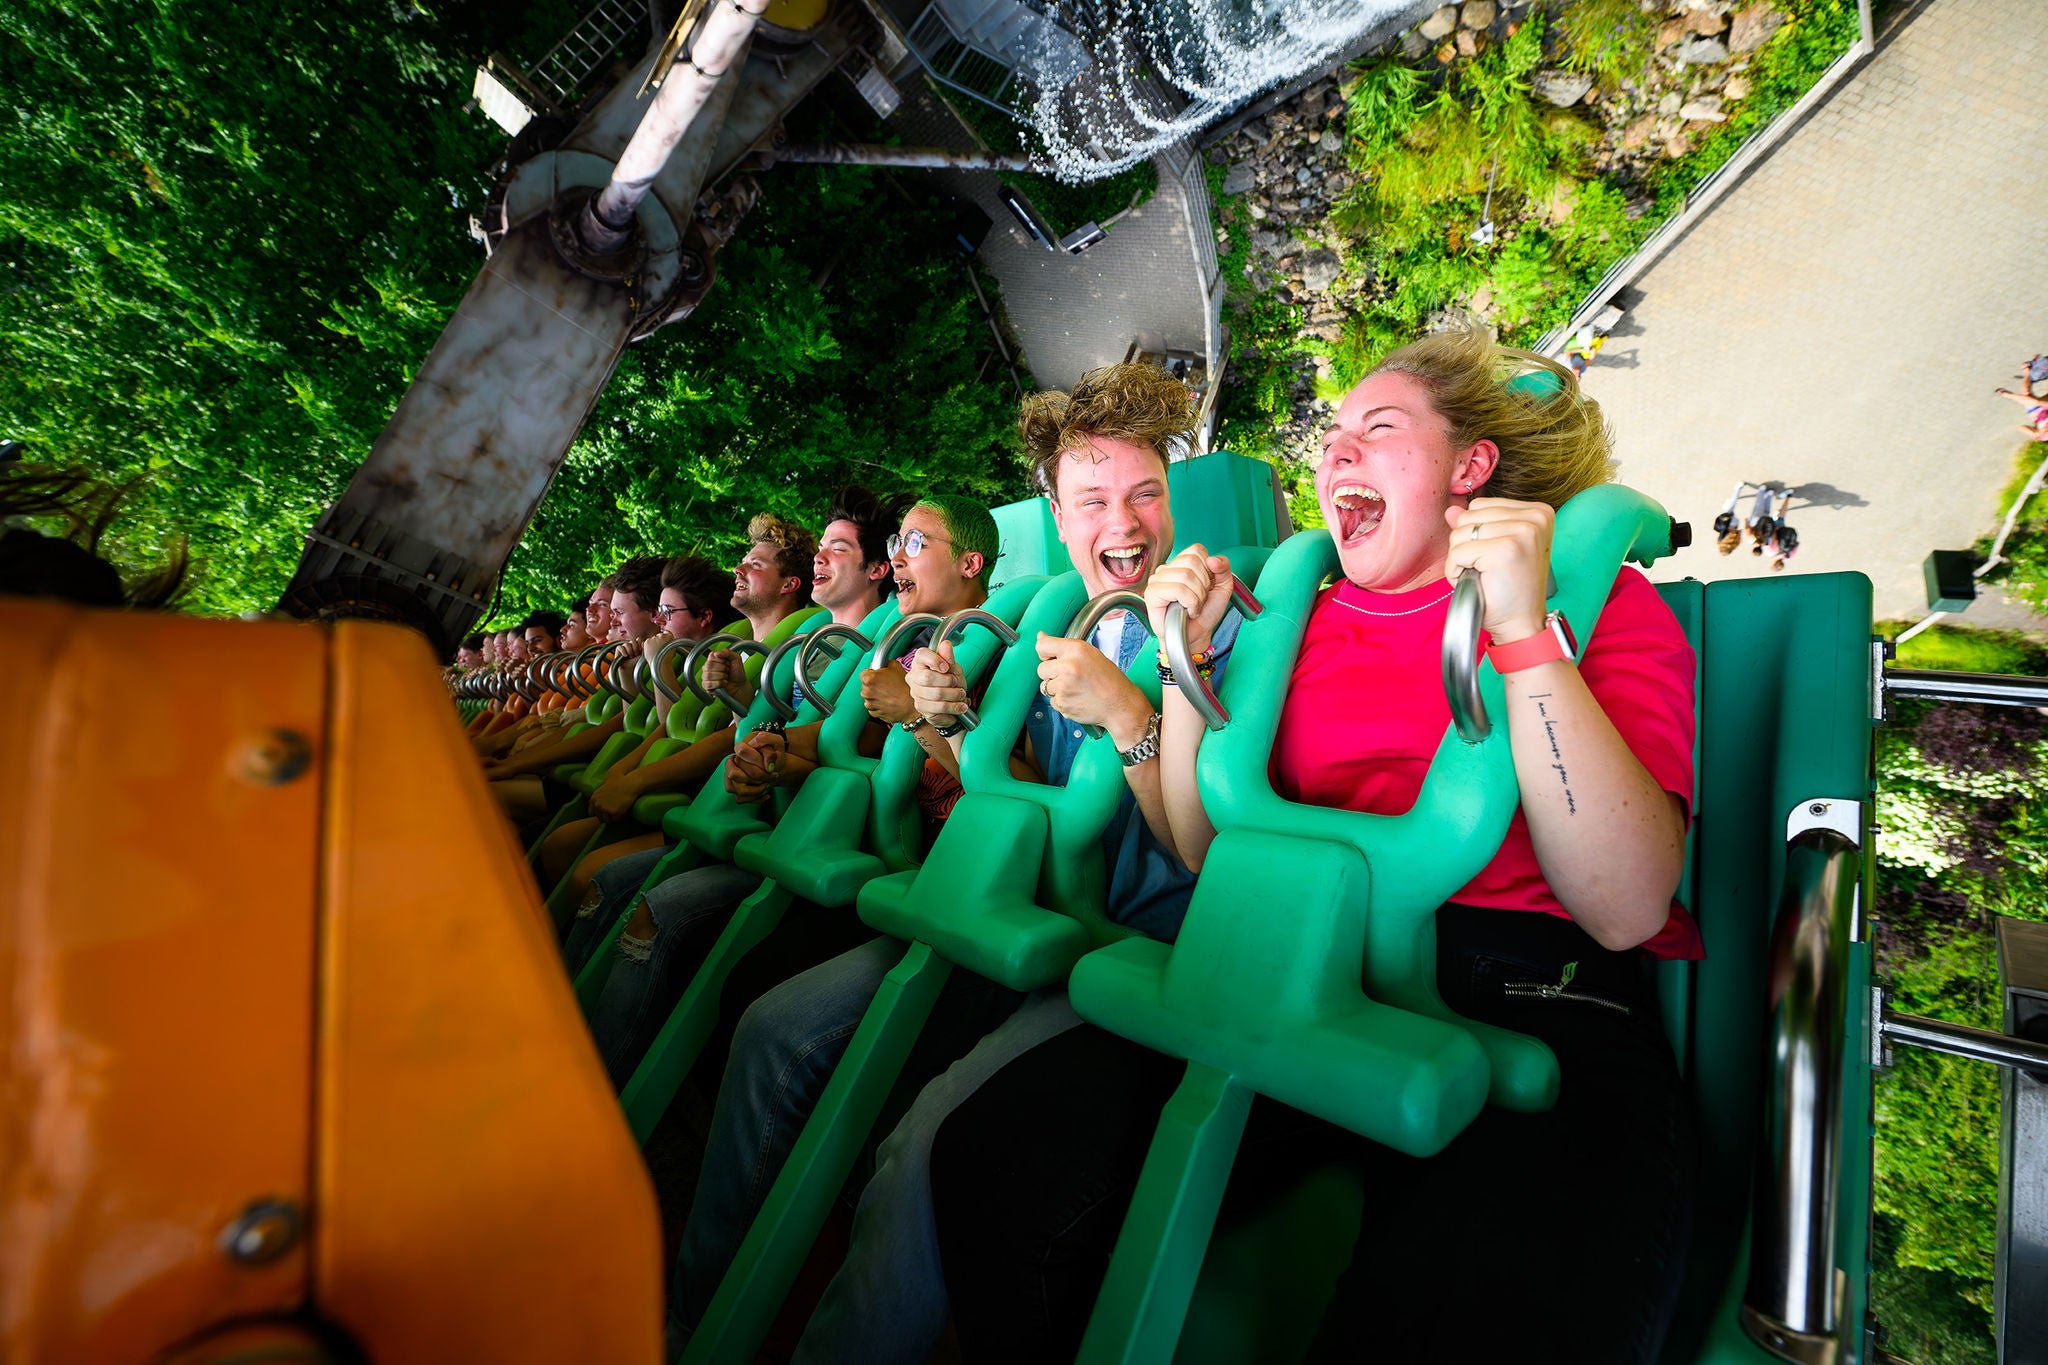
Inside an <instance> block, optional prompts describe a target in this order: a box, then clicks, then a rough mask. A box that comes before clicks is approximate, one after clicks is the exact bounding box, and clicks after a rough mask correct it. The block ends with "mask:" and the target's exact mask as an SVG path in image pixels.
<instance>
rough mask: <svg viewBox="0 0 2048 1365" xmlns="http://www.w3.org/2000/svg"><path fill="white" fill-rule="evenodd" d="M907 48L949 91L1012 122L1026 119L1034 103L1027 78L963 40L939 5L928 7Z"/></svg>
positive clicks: (906, 40) (907, 40)
mask: <svg viewBox="0 0 2048 1365" xmlns="http://www.w3.org/2000/svg"><path fill="white" fill-rule="evenodd" d="M904 45H905V46H906V47H908V48H909V49H910V50H911V51H912V52H913V53H915V54H917V59H918V61H919V62H921V63H923V64H924V69H925V72H926V74H927V75H929V76H930V77H931V78H932V79H933V80H935V81H937V82H938V83H939V84H941V85H943V86H945V87H946V88H947V89H949V90H957V91H959V92H960V93H961V94H963V95H966V96H967V97H968V98H970V99H975V100H979V101H980V102H981V103H983V104H986V105H987V106H989V107H990V108H991V109H1000V110H1001V111H1002V112H1003V113H1005V114H1008V115H1009V116H1010V117H1011V118H1015V119H1021V118H1023V117H1024V108H1025V105H1026V103H1027V102H1028V101H1029V99H1030V90H1029V88H1028V87H1027V86H1026V85H1025V83H1024V78H1023V77H1022V76H1020V75H1018V74H1017V71H1016V68H1014V67H1012V66H1011V65H1010V64H1009V63H1008V62H1006V61H1004V60H1003V59H1002V58H1001V57H998V56H997V55H996V54H995V53H993V52H986V51H984V50H982V49H981V48H979V47H976V46H975V45H974V44H973V43H971V42H969V41H968V40H967V39H965V38H963V37H961V36H960V34H959V33H957V32H956V31H955V30H954V28H953V25H952V24H951V23H950V22H949V21H948V20H947V18H946V16H945V15H944V14H942V13H941V12H940V11H939V7H938V6H937V5H935V4H934V5H927V6H925V10H924V13H922V14H920V15H918V16H917V22H916V23H914V24H912V25H911V26H910V32H908V33H907V34H905V35H904Z"/></svg>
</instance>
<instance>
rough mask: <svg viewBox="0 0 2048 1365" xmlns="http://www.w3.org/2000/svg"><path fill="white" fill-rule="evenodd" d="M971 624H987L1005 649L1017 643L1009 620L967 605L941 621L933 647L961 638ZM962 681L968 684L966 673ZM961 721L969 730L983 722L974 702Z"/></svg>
mask: <svg viewBox="0 0 2048 1365" xmlns="http://www.w3.org/2000/svg"><path fill="white" fill-rule="evenodd" d="M969 626H987V627H988V629H989V630H990V631H991V632H992V633H993V634H994V635H995V637H996V638H997V639H998V640H1001V641H1002V642H1003V647H1004V648H1005V649H1007V648H1009V647H1010V646H1011V645H1014V644H1016V643H1017V632H1016V631H1014V630H1012V629H1011V628H1010V623H1009V622H1007V621H1005V620H1003V618H1002V617H1000V616H997V615H995V614H994V613H992V612H987V611H983V610H982V609H981V608H980V607H967V608H964V609H963V610H960V611H956V612H954V613H953V614H952V615H951V616H948V617H947V618H946V619H945V620H944V621H942V622H940V623H939V629H938V633H937V634H935V635H933V636H932V645H931V647H932V648H933V649H937V648H938V647H939V646H940V645H942V644H944V643H946V641H948V640H957V639H959V638H960V636H961V634H962V633H963V632H964V631H966V629H967V628H968V627H969ZM960 681H961V683H962V685H965V684H966V682H967V678H966V676H965V675H964V674H963V675H962V676H961V678H960ZM960 723H961V724H962V725H963V726H965V727H966V728H968V729H969V730H972V729H974V728H975V727H976V726H978V725H980V724H981V717H980V716H978V715H976V714H975V713H974V703H973V702H969V703H967V709H966V710H965V711H962V712H961V713H960Z"/></svg>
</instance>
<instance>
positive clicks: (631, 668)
mask: <svg viewBox="0 0 2048 1365" xmlns="http://www.w3.org/2000/svg"><path fill="white" fill-rule="evenodd" d="M625 675H626V686H627V687H628V688H630V689H631V691H632V694H633V700H634V701H638V700H640V698H642V697H644V696H646V695H647V679H648V675H649V670H648V667H647V655H646V654H645V653H644V652H643V653H639V654H635V655H634V656H633V658H632V661H631V662H629V663H628V664H627V665H626V668H625Z"/></svg>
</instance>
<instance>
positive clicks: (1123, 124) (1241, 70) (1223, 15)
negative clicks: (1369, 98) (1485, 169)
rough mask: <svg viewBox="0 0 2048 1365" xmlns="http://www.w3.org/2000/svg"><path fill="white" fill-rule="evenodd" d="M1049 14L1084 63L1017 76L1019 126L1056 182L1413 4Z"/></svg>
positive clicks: (1057, 60) (1131, 3) (1125, 5)
mask: <svg viewBox="0 0 2048 1365" xmlns="http://www.w3.org/2000/svg"><path fill="white" fill-rule="evenodd" d="M1057 8H1058V12H1059V15H1060V18H1061V19H1062V21H1063V22H1065V23H1067V24H1068V25H1069V26H1070V27H1072V28H1073V29H1074V30H1075V31H1076V32H1077V33H1078V34H1079V35H1080V38H1081V42H1082V44H1083V45H1084V46H1085V48H1086V50H1087V52H1088V54H1089V56H1090V57H1091V58H1092V61H1090V62H1089V63H1087V64H1086V65H1085V66H1081V65H1079V64H1077V63H1075V62H1073V61H1072V59H1071V58H1069V57H1066V56H1064V55H1061V56H1057V57H1056V56H1053V55H1051V54H1048V55H1047V56H1046V58H1045V59H1043V60H1042V61H1040V62H1039V63H1037V64H1036V65H1037V69H1035V70H1027V71H1026V74H1027V75H1028V76H1029V77H1030V78H1031V81H1032V84H1033V86H1034V87H1035V88H1036V89H1037V90H1038V91H1039V92H1040V93H1039V95H1038V98H1037V100H1036V101H1035V102H1034V103H1033V105H1032V109H1031V122H1032V124H1033V126H1034V127H1035V128H1036V129H1037V131H1038V134H1039V137H1040V138H1041V139H1042V141H1043V143H1044V153H1045V155H1046V157H1047V159H1049V160H1050V161H1051V162H1052V163H1053V165H1054V167H1055V173H1056V174H1057V175H1058V176H1059V177H1060V178H1061V179H1062V180H1097V179H1100V178H1102V177H1103V176H1106V175H1114V174H1115V173H1116V172H1118V171H1121V170H1124V169H1125V168H1127V167H1130V166H1133V165H1135V164H1137V163H1138V162H1140V161H1143V160H1145V159H1146V158H1147V157H1149V156H1151V155H1152V154H1153V153H1154V152H1158V151H1161V150H1163V149H1165V148H1167V147H1169V146H1171V145H1173V144H1174V143H1175V142H1178V141H1179V140H1180V139H1182V138H1183V137H1186V136H1188V135H1189V134H1191V133H1194V132H1197V131H1199V130H1200V129H1202V128H1203V127H1205V126H1207V125H1208V124H1210V123H1212V122H1214V121H1215V120H1216V119H1217V118H1218V117H1220V116H1222V115H1223V114H1225V113H1227V112H1228V111H1230V110H1231V109H1234V108H1236V107H1238V106H1239V105H1242V104H1243V103H1244V102H1245V101H1247V100H1248V99H1250V98H1252V97H1253V96H1255V95H1257V94H1258V93H1259V92H1261V91H1263V90H1267V89H1270V88H1272V87H1273V86H1276V85H1280V84H1282V83H1283V82H1286V81H1288V80H1291V79H1293V78H1294V77H1296V76H1299V75H1300V74H1302V73H1303V72H1304V71H1308V70H1310V69H1312V68H1314V67H1317V66H1321V65H1324V64H1327V63H1328V62H1330V61H1332V60H1334V59H1335V58H1336V57H1337V56H1338V55H1339V54H1340V53H1342V52H1343V50H1344V49H1345V48H1346V47H1348V46H1349V45H1351V44H1352V43H1354V42H1356V41H1357V40H1358V39H1360V38H1361V37H1363V36H1365V34H1366V33H1367V32H1369V31H1370V30H1371V29H1372V28H1373V27H1374V26H1375V25H1377V24H1380V23H1381V22H1383V21H1385V20H1387V19H1389V18H1391V17H1393V16H1396V15H1399V14H1401V13H1402V12H1404V11H1406V10H1409V9H1412V8H1414V3H1413V0H1081V3H1076V4H1061V5H1059V6H1058V7H1057Z"/></svg>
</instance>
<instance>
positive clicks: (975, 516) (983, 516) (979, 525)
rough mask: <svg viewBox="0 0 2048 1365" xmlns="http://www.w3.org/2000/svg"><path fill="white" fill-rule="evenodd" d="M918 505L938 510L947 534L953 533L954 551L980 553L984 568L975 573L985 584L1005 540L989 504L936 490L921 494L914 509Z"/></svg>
mask: <svg viewBox="0 0 2048 1365" xmlns="http://www.w3.org/2000/svg"><path fill="white" fill-rule="evenodd" d="M919 507H929V508H931V510H932V511H933V512H934V513H935V514H937V516H938V518H939V523H940V524H941V525H942V526H944V527H945V528H946V534H947V535H948V536H950V537H952V540H953V553H954V554H955V555H964V554H966V553H968V552H969V551H973V552H974V553H976V554H978V555H980V556H981V572H980V573H978V574H976V575H975V577H976V578H977V579H979V580H980V582H981V586H982V587H984V588H986V587H987V586H988V576H989V575H990V574H992V573H994V572H995V571H996V551H997V550H998V549H999V548H1000V546H1001V544H1002V533H1001V532H999V531H997V530H996V519H995V517H994V516H992V515H991V514H990V513H989V510H988V508H986V507H984V506H982V505H981V504H980V503H978V502H976V501H975V500H974V499H973V498H963V497H959V496H958V495H956V494H953V493H933V494H932V495H930V496H929V497H923V498H919V499H918V500H917V502H916V503H914V504H913V505H912V507H911V510H912V511H913V512H914V511H916V510H917V509H918V508H919Z"/></svg>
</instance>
